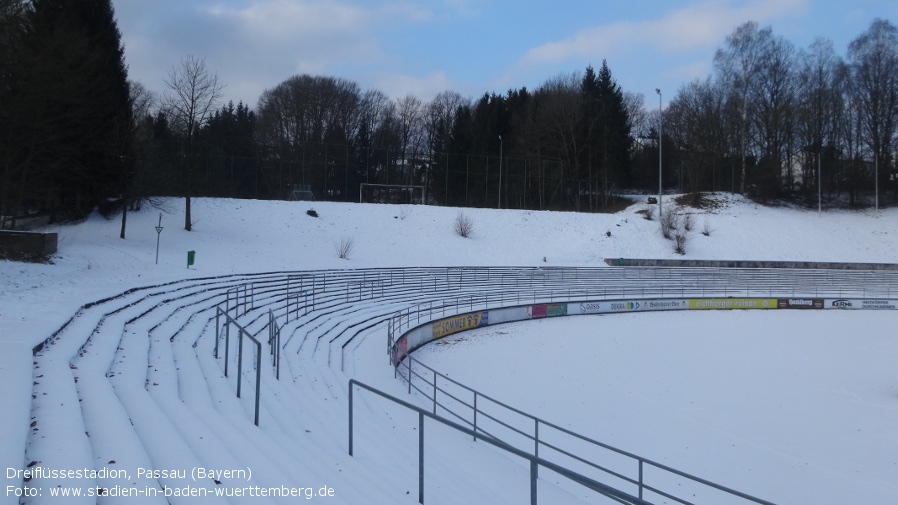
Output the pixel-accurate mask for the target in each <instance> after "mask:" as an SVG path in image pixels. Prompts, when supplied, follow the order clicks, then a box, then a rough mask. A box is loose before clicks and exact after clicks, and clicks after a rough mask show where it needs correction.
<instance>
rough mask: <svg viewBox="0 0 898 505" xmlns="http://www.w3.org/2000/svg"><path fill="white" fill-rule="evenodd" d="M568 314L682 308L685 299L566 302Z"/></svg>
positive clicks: (684, 304) (684, 307)
mask: <svg viewBox="0 0 898 505" xmlns="http://www.w3.org/2000/svg"><path fill="white" fill-rule="evenodd" d="M568 305H569V307H568V313H570V314H608V313H612V312H643V311H650V310H683V309H686V308H688V303H687V301H686V300H667V299H659V300H608V301H605V300H603V301H597V302H580V303H571V304H568Z"/></svg>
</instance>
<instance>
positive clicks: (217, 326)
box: [213, 306, 221, 359]
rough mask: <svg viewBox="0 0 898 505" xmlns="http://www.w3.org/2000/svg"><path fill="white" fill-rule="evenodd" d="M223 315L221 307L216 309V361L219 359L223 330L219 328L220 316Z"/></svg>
mask: <svg viewBox="0 0 898 505" xmlns="http://www.w3.org/2000/svg"><path fill="white" fill-rule="evenodd" d="M220 315H221V307H218V306H216V307H215V353H214V354H213V356H215V359H218V337H219V336H221V329H220V326H219V316H220Z"/></svg>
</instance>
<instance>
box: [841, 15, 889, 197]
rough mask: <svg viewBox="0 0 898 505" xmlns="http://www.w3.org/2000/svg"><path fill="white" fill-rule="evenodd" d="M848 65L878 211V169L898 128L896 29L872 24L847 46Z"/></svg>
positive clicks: (881, 23)
mask: <svg viewBox="0 0 898 505" xmlns="http://www.w3.org/2000/svg"><path fill="white" fill-rule="evenodd" d="M848 61H849V63H850V64H851V70H852V77H853V83H852V84H853V87H854V91H855V92H854V99H855V100H856V101H857V104H858V107H859V113H860V120H861V124H862V128H863V134H864V141H865V142H866V144H867V145H868V147H869V148H870V150H871V151H872V154H873V162H874V167H875V184H876V188H875V199H876V207H877V208H879V184H880V181H881V180H883V181H885V180H887V177H885V175H886V174H884V173H880V172H882V171H881V170H880V169H879V166H880V164H883V163H884V164H885V165H886V166H889V161H890V158H891V148H892V141H893V138H894V136H895V131H896V125H898V28H896V27H895V25H893V24H892V23H890V22H888V21H886V20H883V19H876V20H874V21H873V23H872V24H871V25H870V28H869V29H868V30H867V31H866V32H864V33H862V34H861V35H860V36H859V37H858V38H856V39H854V40H853V41H852V42H851V44H850V45H849V46H848Z"/></svg>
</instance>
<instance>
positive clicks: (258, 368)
mask: <svg viewBox="0 0 898 505" xmlns="http://www.w3.org/2000/svg"><path fill="white" fill-rule="evenodd" d="M215 310H216V312H215V319H216V320H215V327H216V331H218V330H217V329H218V327H219V322H218V318H219V316H222V315H223V316H224V317H225V328H230V326H231V325H232V324H233V325H234V326H236V327H237V329H238V330H239V331H240V340H239V341H238V345H237V349H238V350H237V398H240V393H241V386H242V384H243V337H247V338H249V339H250V340H252V342H253V343H254V344H255V345H256V405H255V411H256V412H255V417H254V420H253V422H254V423H255V425H256V426H258V425H259V394H260V390H261V387H262V342H259V341H258V340H256V337H254V336H252V334H250V332H248V331H246V329H245V328H243V326H241V325H240V323H238V322H237V320H236V319H234V318H233V317H231V316H230V315H229V314H227V313H226V312H225V311H223V310H221V307H215ZM230 335H231V334H230V331H228V330H227V329H226V330H225V356H224V360H225V368H224V375H225V377H227V376H228V362H229V359H228V358H229V356H228V353H229V350H230V347H231V345H230V339H231V336H230ZM215 340H216V343H217V341H218V334H217V333H216V336H215ZM216 347H217V346H216Z"/></svg>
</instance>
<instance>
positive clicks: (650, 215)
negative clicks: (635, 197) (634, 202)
mask: <svg viewBox="0 0 898 505" xmlns="http://www.w3.org/2000/svg"><path fill="white" fill-rule="evenodd" d="M639 214H642V217H643V218H644V219H645V220H646V221H654V220H655V208H654V207H649V206H645V207H643V208H642V210H640V211H639Z"/></svg>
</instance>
